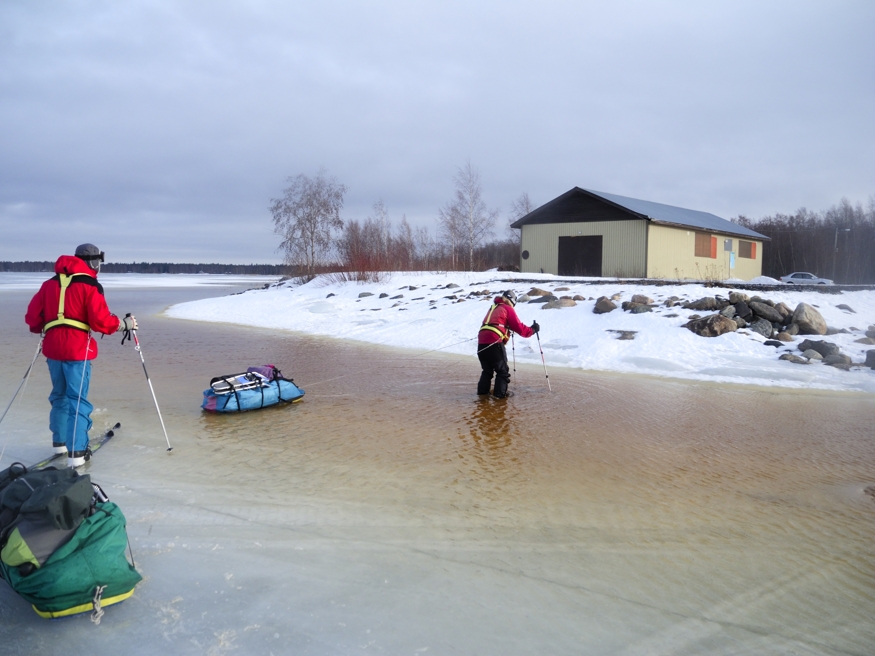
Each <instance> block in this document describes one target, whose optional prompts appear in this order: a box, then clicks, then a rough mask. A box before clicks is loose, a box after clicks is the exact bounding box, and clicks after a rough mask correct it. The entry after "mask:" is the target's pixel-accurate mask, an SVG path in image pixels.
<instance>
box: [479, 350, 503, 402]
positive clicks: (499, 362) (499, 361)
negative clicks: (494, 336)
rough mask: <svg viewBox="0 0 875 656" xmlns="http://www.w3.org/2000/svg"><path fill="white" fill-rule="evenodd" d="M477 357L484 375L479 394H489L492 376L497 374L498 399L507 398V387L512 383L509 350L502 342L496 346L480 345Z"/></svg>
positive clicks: (481, 378) (496, 393) (496, 391)
mask: <svg viewBox="0 0 875 656" xmlns="http://www.w3.org/2000/svg"><path fill="white" fill-rule="evenodd" d="M477 357H478V359H479V360H480V366H481V367H482V368H483V373H482V374H480V381H479V382H478V383H477V394H489V387H490V386H491V384H492V374H493V373H494V374H495V391H494V392H493V395H494V396H495V397H496V398H499V399H503V398H504V397H505V396H507V386H508V384H509V383H510V368H509V367H508V366H507V350H506V349H505V348H504V344H502V343H501V342H495V343H494V344H478V345H477Z"/></svg>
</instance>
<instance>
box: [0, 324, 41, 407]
mask: <svg viewBox="0 0 875 656" xmlns="http://www.w3.org/2000/svg"><path fill="white" fill-rule="evenodd" d="M42 350H43V338H42V335H40V338H39V344H37V345H36V353H34V354H33V360H31V361H30V366H29V367H28V368H27V371H25V372H24V378H22V379H21V382H20V383H19V384H18V389H17V390H15V394H13V395H12V400H11V401H9V405H7V406H6V409H5V410H4V411H3V416H2V417H0V422H2V421H3V419H5V418H6V413H7V412H9V408H11V407H12V404H13V403H15V399H16V397H17V396H18V393H19V392H20V391H21V390H22V389H23V388H24V386H25V385H27V379H28V378H30V372H31V371H32V370H33V365H34V363H35V362H36V359H37V358H38V357H39V354H40V351H42Z"/></svg>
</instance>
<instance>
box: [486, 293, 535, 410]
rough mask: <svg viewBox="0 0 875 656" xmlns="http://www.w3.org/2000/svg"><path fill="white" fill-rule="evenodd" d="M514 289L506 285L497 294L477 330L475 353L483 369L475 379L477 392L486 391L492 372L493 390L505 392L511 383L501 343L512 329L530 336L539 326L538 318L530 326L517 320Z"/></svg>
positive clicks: (497, 393)
mask: <svg viewBox="0 0 875 656" xmlns="http://www.w3.org/2000/svg"><path fill="white" fill-rule="evenodd" d="M515 305H516V293H515V292H514V291H513V290H512V289H509V290H507V291H506V292H504V294H502V295H501V296H496V298H495V300H494V301H493V303H492V307H491V308H489V312H487V313H486V317H485V318H484V319H483V325H482V326H480V332H479V333H478V335H477V357H478V358H479V359H480V366H481V367H482V368H483V373H482V374H480V381H479V382H478V383H477V394H489V387H490V386H491V384H492V375H493V374H495V389H494V390H493V392H492V394H493V396H495V398H497V399H503V398H505V397H506V396H508V391H507V386H508V384H509V383H510V369H509V368H508V366H507V350H506V349H505V347H504V345H505V344H507V340H508V339H510V333H511V332H515V333H516V334H517V335H520V336H522V337H531V336H532V335H534V334H535V333H537V332H538V331H539V330H540V329H541V327H540V326H539V325H538V322H537V321H534V322H532V327H531V328H529V327H528V326H527V325H525V324H524V323H522V322H521V321H520V320H519V317H518V316H517V315H516V311H515V310H514V309H513V308H514V306H515Z"/></svg>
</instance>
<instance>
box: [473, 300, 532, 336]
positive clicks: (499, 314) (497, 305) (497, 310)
mask: <svg viewBox="0 0 875 656" xmlns="http://www.w3.org/2000/svg"><path fill="white" fill-rule="evenodd" d="M508 331H513V332H515V333H516V334H517V335H520V336H521V337H531V336H532V335H534V334H535V333H534V332H532V329H531V328H529V327H528V326H527V325H526V324H524V323H523V322H522V321H520V319H519V317H518V316H517V315H516V312H515V311H514V309H513V307H512V306H511V305H510V303H508V302H507V300H505V299H504V297H502V296H496V297H495V301H493V305H492V307H491V308H489V312H487V313H486V316H485V317H484V318H483V325H482V326H480V332H479V333H478V335H477V343H478V344H495V343H496V342H501V343H502V344H506V343H507V340H508V339H510V334H509V333H508Z"/></svg>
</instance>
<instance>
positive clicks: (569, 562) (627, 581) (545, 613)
mask: <svg viewBox="0 0 875 656" xmlns="http://www.w3.org/2000/svg"><path fill="white" fill-rule="evenodd" d="M215 293H216V291H215V290H204V289H199V290H198V289H194V290H192V289H188V290H184V289H180V290H173V289H171V290H166V289H165V290H140V291H115V292H112V293H109V292H108V297H109V302H110V306H111V307H112V308H114V309H117V310H119V311H122V312H124V311H128V310H132V311H134V312H135V313H136V314H137V316H138V318H139V319H140V326H141V330H140V337H141V342H142V347H143V353H144V356H145V359H146V364H147V367H148V371H149V375H150V377H151V379H152V382H153V384H154V386H155V392H156V395H157V397H158V400H159V404H160V407H161V412H162V414H163V416H164V419H165V423H166V425H167V428H168V432H169V437H170V441H171V443H172V446H173V452H172V454H168V453H167V452H166V448H167V446H166V443H165V438H164V435H163V433H162V432H161V427H160V424H159V423H158V417H157V414H156V412H155V408H154V406H153V405H152V400H151V397H150V396H149V392H148V387H147V386H146V381H145V377H144V376H143V369H142V366H141V364H140V360H139V358H138V356H137V355H136V353H135V352H134V351H133V349H132V348H131V347H130V346H129V345H126V346H125V347H121V346H120V345H119V344H118V338H117V337H115V336H113V337H107V338H106V339H104V340H103V341H102V342H101V345H100V348H101V355H100V358H99V359H98V361H97V364H96V365H95V371H94V374H93V378H92V381H93V382H92V392H91V399H92V401H93V402H94V405H95V407H97V408H98V409H99V412H97V413H96V414H95V415H94V419H95V425H96V427H97V428H102V427H104V426H108V425H110V424H111V423H113V422H115V421H121V422H122V425H123V428H122V430H121V431H120V432H119V435H118V436H117V438H115V439H114V440H113V441H112V442H111V443H110V444H109V445H108V446H107V448H106V449H105V450H102V451H101V452H100V453H99V454H98V455H97V456H96V457H95V459H94V461H92V462H91V463H89V465H88V466H87V469H88V472H89V473H90V474H91V475H92V476H93V478H94V479H95V480H96V481H98V482H100V483H101V484H102V485H103V486H104V487H105V488H106V489H107V491H108V492H109V494H110V497H111V498H112V499H113V500H114V501H116V502H117V503H118V504H119V505H120V506H121V508H122V509H123V511H124V512H125V514H126V516H127V518H128V522H129V526H128V530H129V536H130V539H131V543H132V546H133V549H134V555H135V556H136V562H137V566H138V568H139V570H140V571H141V572H142V573H143V574H144V576H145V580H144V582H143V583H141V584H140V585H139V586H138V588H137V591H136V593H135V595H134V597H132V598H131V599H130V600H128V601H126V602H124V603H123V604H120V605H118V606H115V607H112V608H109V609H107V614H106V615H105V617H104V619H103V621H102V623H101V624H100V626H99V627H95V626H94V625H92V624H91V623H90V622H88V620H87V619H84V618H75V619H70V620H64V621H59V622H46V621H44V620H41V619H40V618H38V617H37V616H36V615H35V614H34V613H33V612H32V611H31V610H30V609H29V608H28V607H27V605H26V604H25V603H24V602H22V601H21V600H20V599H19V598H18V597H16V596H15V595H14V594H13V593H11V591H10V590H9V589H8V588H7V587H5V586H4V587H2V588H0V612H2V615H3V618H4V622H3V624H2V627H3V628H2V629H0V639H2V641H3V643H4V644H5V645H10V648H13V647H14V651H15V653H33V652H35V651H37V650H39V651H42V652H46V651H48V652H49V653H61V651H63V653H73V654H79V653H82V654H85V653H89V654H91V653H110V650H116V651H118V652H119V653H127V654H152V653H155V651H156V650H157V649H162V650H164V651H165V652H166V653H172V654H204V653H209V654H224V653H231V652H233V651H237V652H238V653H246V654H250V653H251V654H270V653H272V654H291V653H294V654H347V653H352V652H356V653H357V652H361V651H363V650H371V651H382V652H384V653H391V654H397V653H410V654H417V653H437V654H446V653H459V654H475V653H476V654H533V653H538V654H547V653H549V654H580V653H584V654H701V653H710V654H736V653H751V654H754V653H755V654H786V653H795V654H871V653H873V649H872V645H873V644H875V622H873V619H872V618H873V611H875V559H873V556H875V499H873V497H872V496H869V495H867V494H865V493H864V489H865V488H866V487H867V486H870V485H873V484H875V471H873V463H875V438H873V436H872V430H871V426H872V418H873V416H875V400H873V399H872V398H871V397H870V396H863V395H856V394H840V393H823V392H817V393H807V392H782V391H775V390H773V389H768V390H763V389H756V388H753V387H750V388H747V387H740V386H731V387H727V386H719V385H709V384H688V383H680V382H674V381H666V380H660V379H653V378H646V379H645V378H637V377H629V376H613V375H602V374H600V375H594V374H589V373H585V372H574V371H561V370H556V369H551V370H550V371H549V375H550V384H551V386H552V392H551V391H548V388H547V384H546V383H547V381H546V380H545V376H544V370H543V368H541V367H519V366H518V367H517V371H516V374H515V382H514V383H513V385H512V389H514V390H515V391H516V395H515V396H514V397H513V398H511V399H509V400H507V401H504V402H498V401H494V400H492V399H489V398H486V399H478V398H476V397H475V396H474V395H473V391H474V387H475V385H476V380H477V377H478V375H479V370H478V365H477V361H476V358H475V357H474V356H473V347H472V356H471V357H470V358H463V357H457V356H447V355H443V354H441V353H425V354H423V353H416V352H408V351H401V350H393V349H383V348H377V347H373V346H367V345H361V344H355V343H348V342H340V341H336V340H330V339H321V338H310V337H306V336H300V335H295V334H294V333H279V332H277V331H267V330H255V329H248V328H240V327H236V326H231V325H217V324H199V323H194V322H183V321H175V320H170V319H166V318H163V317H161V316H160V314H159V313H160V311H161V310H162V309H163V308H164V307H165V306H166V305H168V304H170V303H173V302H179V301H182V300H189V299H192V298H198V297H203V296H208V295H211V294H215ZM29 296H30V294H29V293H27V294H25V293H19V292H7V293H3V294H0V354H2V362H3V363H4V364H3V369H4V380H3V381H2V385H0V400H2V403H3V407H5V404H6V403H7V402H8V400H9V398H11V395H12V393H13V391H14V390H15V388H16V387H17V385H18V383H19V382H20V380H21V376H22V375H23V373H24V371H25V369H26V368H27V365H28V363H29V362H30V360H31V358H32V357H33V351H34V349H35V347H36V341H35V338H34V337H32V336H29V335H28V334H27V332H26V329H25V327H24V324H23V322H22V321H21V316H22V315H23V312H24V306H25V305H26V302H27V300H28V298H29ZM472 330H473V328H472ZM438 337H439V336H436V340H435V341H436V342H440V339H438ZM268 362H270V363H274V364H276V365H278V366H279V367H280V368H281V369H282V370H283V371H284V372H285V373H286V375H288V376H292V377H294V379H295V381H296V383H298V384H299V385H300V386H301V387H302V388H304V389H305V390H306V392H307V394H306V396H305V398H304V400H303V401H302V402H301V403H298V404H293V405H288V406H284V407H281V408H274V409H267V410H264V411H259V412H252V413H245V414H241V415H234V416H214V415H207V414H202V413H201V412H200V410H199V404H200V400H201V392H202V390H203V389H204V388H205V387H206V385H207V383H208V381H209V379H210V378H211V377H212V376H215V375H218V374H223V373H232V372H236V371H239V370H243V369H245V367H246V366H248V365H251V364H264V363H268ZM548 364H549V363H548ZM47 394H48V374H47V371H46V370H45V365H44V364H42V363H40V364H39V365H38V366H37V367H36V369H35V372H34V376H33V378H32V379H31V380H30V382H29V383H28V387H27V389H26V391H25V395H24V399H23V402H22V403H21V404H20V405H16V406H15V407H14V408H13V410H12V411H10V415H9V416H8V417H7V419H6V420H5V421H4V422H3V424H2V425H0V441H7V440H8V445H7V447H6V454H5V455H4V460H3V462H2V463H0V465H3V464H4V463H7V462H8V459H9V458H10V457H14V458H17V459H21V460H24V461H25V462H33V461H35V460H38V459H40V458H41V457H43V456H44V455H45V453H46V451H47V450H48V441H49V439H48V434H47V430H46V429H45V424H46V423H47V415H48V403H47V402H46V401H45V397H46V396H47ZM13 626H17V627H19V628H16V629H13ZM10 653H12V652H10Z"/></svg>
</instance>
